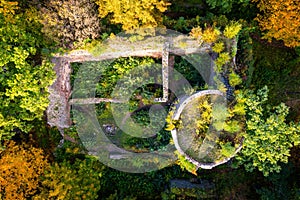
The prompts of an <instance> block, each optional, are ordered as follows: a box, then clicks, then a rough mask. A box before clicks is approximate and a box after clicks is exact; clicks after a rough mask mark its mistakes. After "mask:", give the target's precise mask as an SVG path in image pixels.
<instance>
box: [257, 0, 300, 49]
mask: <svg viewBox="0 0 300 200" xmlns="http://www.w3.org/2000/svg"><path fill="white" fill-rule="evenodd" d="M252 1H253V2H257V3H258V4H257V7H258V8H259V9H260V11H261V12H262V14H258V15H257V17H256V20H257V21H258V22H259V26H260V28H261V30H262V31H266V32H265V34H264V37H263V38H265V39H268V40H271V39H272V38H275V39H276V40H282V41H283V42H284V44H285V45H286V46H288V47H297V46H300V28H299V27H300V1H299V0H252Z"/></svg>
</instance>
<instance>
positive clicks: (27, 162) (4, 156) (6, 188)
mask: <svg viewBox="0 0 300 200" xmlns="http://www.w3.org/2000/svg"><path fill="white" fill-rule="evenodd" d="M0 156H1V158H0V163H1V165H0V199H7V200H14V199H20V200H22V199H26V197H29V196H31V195H33V194H34V193H35V192H36V191H37V190H38V186H39V179H38V178H39V176H40V175H41V174H43V172H44V169H45V168H46V167H47V166H48V165H49V164H48V162H47V159H46V158H45V156H44V153H43V150H42V149H39V148H35V147H32V146H29V145H26V144H22V145H16V144H15V142H12V141H10V142H9V143H8V144H7V148H6V150H5V151H3V152H2V153H1V154H0Z"/></svg>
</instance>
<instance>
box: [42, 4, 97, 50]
mask: <svg viewBox="0 0 300 200" xmlns="http://www.w3.org/2000/svg"><path fill="white" fill-rule="evenodd" d="M40 14H41V16H42V23H43V24H44V28H43V32H44V33H45V34H46V35H47V36H48V37H49V38H51V39H53V40H54V41H55V42H56V43H57V45H58V46H62V47H68V48H70V47H73V45H74V44H73V43H74V42H77V43H79V44H78V45H81V44H82V43H83V42H84V40H86V39H95V38H97V37H99V35H100V32H101V24H100V20H99V17H98V13H97V5H96V4H95V3H94V1H93V0H51V1H49V2H47V3H46V6H45V7H43V8H41V10H40Z"/></svg>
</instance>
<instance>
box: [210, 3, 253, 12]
mask: <svg viewBox="0 0 300 200" xmlns="http://www.w3.org/2000/svg"><path fill="white" fill-rule="evenodd" d="M206 3H207V4H208V5H209V6H210V7H211V8H212V9H218V10H220V12H222V13H229V12H230V11H231V9H232V6H233V5H234V4H240V5H243V6H246V5H247V4H248V3H249V0H226V1H219V0H206Z"/></svg>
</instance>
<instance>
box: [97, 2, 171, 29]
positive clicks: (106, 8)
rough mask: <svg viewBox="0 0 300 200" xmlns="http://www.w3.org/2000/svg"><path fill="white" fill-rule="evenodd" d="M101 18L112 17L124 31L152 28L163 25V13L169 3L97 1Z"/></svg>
mask: <svg viewBox="0 0 300 200" xmlns="http://www.w3.org/2000/svg"><path fill="white" fill-rule="evenodd" d="M96 3H97V4H98V5H99V16H100V17H101V18H104V17H107V16H109V17H110V20H111V22H112V23H114V24H122V28H123V30H131V29H136V28H151V27H157V26H159V25H162V13H163V12H165V11H166V10H167V6H168V5H169V3H167V2H165V1H164V0H139V1H138V0H135V1H133V0H130V1H128V0H96Z"/></svg>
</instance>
